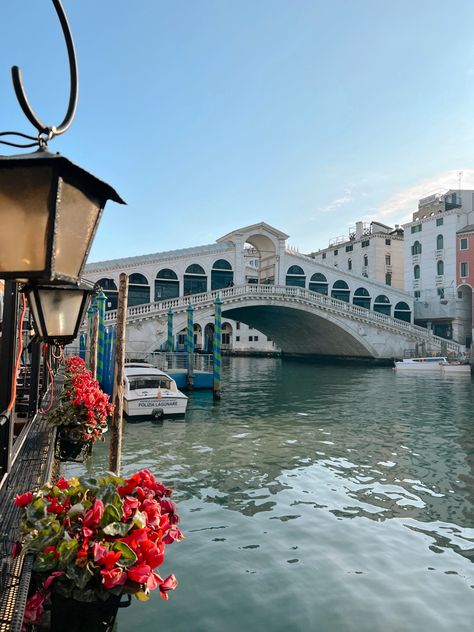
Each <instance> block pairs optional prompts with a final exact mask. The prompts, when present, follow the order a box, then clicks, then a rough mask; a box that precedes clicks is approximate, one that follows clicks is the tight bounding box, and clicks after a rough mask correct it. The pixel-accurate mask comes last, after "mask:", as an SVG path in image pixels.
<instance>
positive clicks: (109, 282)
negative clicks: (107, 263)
mask: <svg viewBox="0 0 474 632" xmlns="http://www.w3.org/2000/svg"><path fill="white" fill-rule="evenodd" d="M97 285H98V286H99V287H101V288H102V289H103V290H104V294H105V296H106V297H107V300H106V302H105V309H106V310H107V311H108V310H109V309H117V300H118V290H117V286H116V285H115V281H114V280H113V279H106V278H104V279H99V280H98V281H97Z"/></svg>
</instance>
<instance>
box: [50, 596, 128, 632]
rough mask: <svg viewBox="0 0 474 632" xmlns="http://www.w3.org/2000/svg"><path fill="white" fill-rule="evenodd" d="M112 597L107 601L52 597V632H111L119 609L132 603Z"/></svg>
mask: <svg viewBox="0 0 474 632" xmlns="http://www.w3.org/2000/svg"><path fill="white" fill-rule="evenodd" d="M126 597H127V598H128V600H127V601H123V602H121V601H120V597H116V596H114V595H111V596H110V597H109V598H108V599H107V600H106V601H102V600H100V601H99V600H98V601H76V600H75V599H67V598H65V597H61V596H60V595H55V594H53V595H52V596H51V632H66V630H67V632H111V630H112V628H113V626H114V623H115V619H116V617H117V612H118V609H119V608H126V607H128V606H129V605H130V603H131V598H130V595H126Z"/></svg>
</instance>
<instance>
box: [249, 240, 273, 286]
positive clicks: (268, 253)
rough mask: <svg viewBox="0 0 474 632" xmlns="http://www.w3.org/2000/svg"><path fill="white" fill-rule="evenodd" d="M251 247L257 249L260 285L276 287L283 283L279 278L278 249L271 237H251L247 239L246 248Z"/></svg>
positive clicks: (257, 271)
mask: <svg viewBox="0 0 474 632" xmlns="http://www.w3.org/2000/svg"><path fill="white" fill-rule="evenodd" d="M249 246H250V247H251V248H253V249H255V251H256V252H255V254H256V257H257V258H258V265H257V266H256V273H257V274H256V276H257V279H258V283H264V284H269V285H275V284H278V283H280V282H282V281H280V279H278V278H277V258H276V248H275V244H274V243H273V241H272V240H271V239H270V237H267V235H259V234H257V235H251V236H249V237H247V242H246V244H245V246H244V247H245V249H249ZM251 248H250V249H249V250H251ZM249 282H251V281H249Z"/></svg>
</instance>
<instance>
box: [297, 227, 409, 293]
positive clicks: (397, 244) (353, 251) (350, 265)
mask: <svg viewBox="0 0 474 632" xmlns="http://www.w3.org/2000/svg"><path fill="white" fill-rule="evenodd" d="M309 256H310V257H312V258H313V259H316V260H317V261H321V262H324V263H326V264H327V265H330V266H334V267H336V268H339V269H340V270H347V271H348V272H352V274H356V275H361V276H364V277H367V278H369V279H371V280H373V281H376V282H377V283H382V284H385V285H391V286H393V287H396V288H400V289H402V288H403V287H404V279H403V259H404V247H403V230H402V229H401V228H400V227H399V226H398V225H395V228H392V227H390V226H386V225H385V224H381V223H380V222H371V223H370V224H364V222H356V225H355V227H353V228H349V235H348V236H343V237H336V238H335V239H333V240H331V241H330V243H329V246H328V247H327V248H323V249H322V250H318V251H317V252H312V253H311V254H310V255H309Z"/></svg>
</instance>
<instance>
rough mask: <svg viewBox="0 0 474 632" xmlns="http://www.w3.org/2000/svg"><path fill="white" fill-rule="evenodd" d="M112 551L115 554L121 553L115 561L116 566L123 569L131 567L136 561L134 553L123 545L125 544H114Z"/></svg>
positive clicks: (126, 545)
mask: <svg viewBox="0 0 474 632" xmlns="http://www.w3.org/2000/svg"><path fill="white" fill-rule="evenodd" d="M112 550H113V551H115V553H121V556H120V558H119V559H118V561H117V564H118V566H123V567H125V568H129V567H130V566H133V565H134V564H135V562H136V561H137V556H136V554H135V552H134V551H132V549H131V548H130V547H129V546H128V544H125V542H115V543H114V545H113V546H112Z"/></svg>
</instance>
